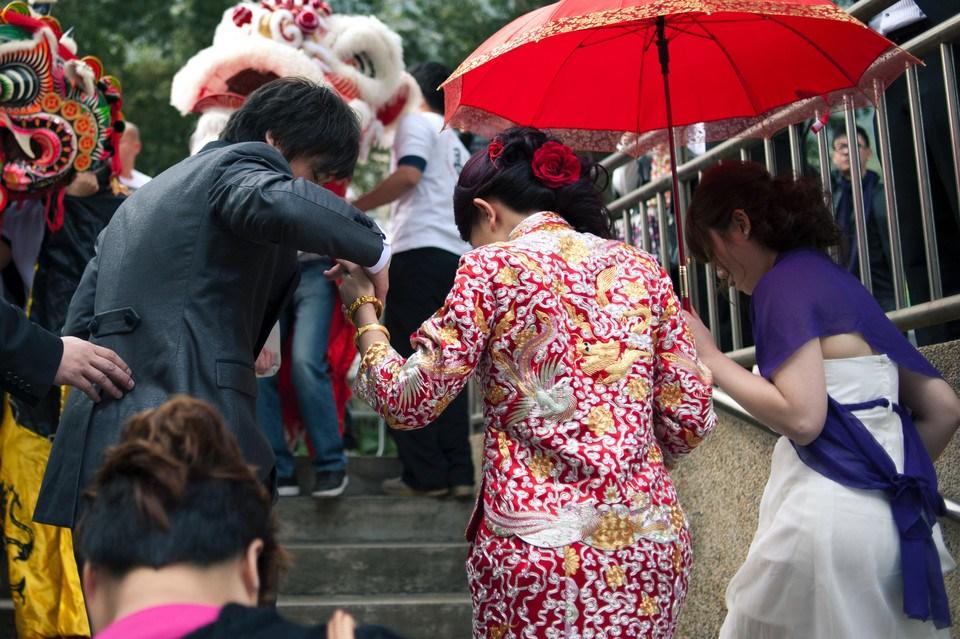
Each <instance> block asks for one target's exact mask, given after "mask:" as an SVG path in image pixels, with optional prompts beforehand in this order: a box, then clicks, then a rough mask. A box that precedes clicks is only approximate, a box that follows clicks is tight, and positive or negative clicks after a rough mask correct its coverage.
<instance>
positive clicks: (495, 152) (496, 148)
mask: <svg viewBox="0 0 960 639" xmlns="http://www.w3.org/2000/svg"><path fill="white" fill-rule="evenodd" d="M501 155H503V142H501V141H500V140H499V139H497V138H493V139H492V140H490V145H489V146H488V147H487V157H488V158H490V163H491V164H493V165H494V166H497V158H499V157H500V156H501Z"/></svg>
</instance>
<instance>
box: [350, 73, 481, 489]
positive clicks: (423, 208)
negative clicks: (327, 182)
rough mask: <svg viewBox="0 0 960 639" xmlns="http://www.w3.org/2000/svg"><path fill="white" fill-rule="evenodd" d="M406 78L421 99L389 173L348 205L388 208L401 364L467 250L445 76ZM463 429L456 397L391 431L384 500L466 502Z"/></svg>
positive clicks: (389, 322) (391, 314)
mask: <svg viewBox="0 0 960 639" xmlns="http://www.w3.org/2000/svg"><path fill="white" fill-rule="evenodd" d="M410 73H411V75H413V77H414V78H415V79H416V80H417V84H418V85H419V86H420V90H421V92H422V93H423V96H424V98H423V102H422V104H421V106H420V110H419V111H416V112H412V113H409V114H407V115H405V116H404V117H403V118H402V119H401V120H400V122H399V124H398V125H397V132H396V137H395V140H394V144H393V154H392V165H393V172H392V173H391V174H390V175H389V176H388V177H387V178H386V179H384V180H383V181H382V182H381V183H380V184H378V185H377V186H376V187H374V188H373V190H371V191H370V192H369V193H367V194H366V195H364V196H362V197H360V198H359V199H357V200H356V201H355V202H354V205H355V206H356V207H357V208H359V209H360V210H361V211H369V210H370V209H373V208H376V207H378V206H382V205H384V204H388V203H392V204H393V209H392V211H391V216H390V240H391V246H392V249H393V261H392V262H391V265H390V289H389V292H388V293H387V304H386V309H387V310H386V318H385V323H386V326H387V328H388V329H389V330H390V335H391V345H392V346H393V348H395V349H396V350H397V352H399V353H400V354H401V355H404V356H409V355H411V354H412V352H413V351H412V349H411V347H410V334H411V333H413V332H414V331H416V330H417V329H418V328H419V327H420V324H422V323H423V322H424V320H426V319H427V318H428V317H430V315H432V314H433V313H434V312H435V311H436V310H437V309H438V308H440V307H441V306H442V305H443V302H444V299H445V298H446V296H447V293H449V292H450V288H451V287H452V286H453V280H454V276H455V274H456V271H457V264H458V262H459V259H460V256H461V255H462V254H463V253H465V252H466V251H468V250H470V246H469V245H468V244H466V243H465V242H464V241H463V240H461V239H460V234H459V232H458V231H457V227H456V225H455V224H454V220H453V189H454V187H455V186H456V183H457V178H458V177H459V175H460V169H461V168H462V167H463V164H464V163H465V162H466V161H467V159H468V157H469V152H468V151H467V149H466V147H464V146H463V144H462V143H461V142H460V139H459V137H458V136H457V134H456V132H455V131H453V130H450V129H446V130H444V129H443V91H442V90H437V87H438V86H440V84H441V83H442V82H443V81H444V80H446V79H447V77H449V75H450V70H449V69H447V68H446V67H444V66H443V65H441V64H439V63H436V62H426V63H423V64H419V65H417V66H415V67H413V68H412V69H411V70H410ZM469 427H470V419H469V406H468V402H467V393H466V392H463V393H461V394H460V396H458V397H457V399H455V400H454V401H453V402H452V403H451V404H450V405H449V406H448V407H447V409H446V410H445V411H444V412H443V413H442V414H441V415H440V416H439V417H438V418H437V419H436V421H434V422H433V423H431V424H430V425H429V426H427V427H426V428H423V429H420V430H411V431H393V437H394V439H395V440H396V442H397V450H398V453H399V456H400V461H401V463H402V464H403V475H402V476H401V477H399V478H396V479H388V480H387V481H385V482H384V483H383V490H384V492H385V493H387V494H388V495H429V496H443V495H447V494H453V496H454V497H459V498H471V497H472V496H473V462H472V459H471V455H470V442H469Z"/></svg>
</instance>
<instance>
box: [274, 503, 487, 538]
mask: <svg viewBox="0 0 960 639" xmlns="http://www.w3.org/2000/svg"><path fill="white" fill-rule="evenodd" d="M276 510H277V516H278V517H279V519H280V525H281V526H280V539H281V541H283V542H284V543H297V542H300V543H330V544H336V543H365V542H381V543H396V542H418V543H431V542H462V541H463V540H464V538H463V532H464V530H465V529H466V527H467V522H468V521H469V519H470V513H471V512H472V511H473V502H472V501H458V500H454V499H449V498H444V499H433V498H429V497H384V496H361V497H349V498H338V499H315V498H312V497H286V498H281V499H280V500H279V502H278V503H277V507H276Z"/></svg>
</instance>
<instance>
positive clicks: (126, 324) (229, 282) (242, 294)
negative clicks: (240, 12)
mask: <svg viewBox="0 0 960 639" xmlns="http://www.w3.org/2000/svg"><path fill="white" fill-rule="evenodd" d="M359 140H360V128H359V123H358V121H357V119H356V116H355V115H354V113H353V111H352V110H351V109H350V108H349V107H348V106H347V105H346V104H344V102H343V101H342V100H341V99H340V98H339V97H338V96H337V95H336V94H334V93H333V92H332V91H330V90H329V89H326V88H324V87H320V86H318V85H315V84H312V83H310V82H307V81H305V80H301V79H291V78H285V79H280V80H274V81H273V82H270V83H268V84H266V85H264V86H263V87H261V88H260V89H258V90H257V91H255V92H254V93H252V94H251V95H250V96H249V97H248V98H247V100H246V102H245V103H244V105H243V106H242V107H241V108H240V109H239V110H238V111H237V112H235V113H234V114H233V116H232V117H231V118H230V121H229V122H228V123H227V126H226V129H224V131H223V134H222V135H221V138H220V140H219V141H216V142H211V143H210V144H208V145H207V146H206V147H204V149H203V150H202V151H201V152H200V153H198V154H197V155H194V156H192V157H190V158H187V159H186V160H183V161H182V162H180V163H178V164H176V165H174V166H173V167H171V168H170V169H168V170H167V171H165V172H163V173H162V174H160V175H159V176H157V177H156V178H154V179H153V180H152V181H151V182H149V183H148V184H146V185H144V186H143V187H142V188H141V189H139V190H138V191H137V192H136V193H135V194H134V195H132V196H131V197H130V198H128V199H127V200H126V201H125V202H124V204H123V205H122V206H121V207H120V208H119V209H118V211H117V213H116V214H115V215H114V217H113V219H112V220H111V222H110V223H109V225H107V227H106V228H105V229H104V231H103V233H102V234H101V236H100V238H99V240H98V247H97V255H96V257H94V259H93V260H91V262H90V264H89V265H88V266H87V269H86V271H85V272H84V274H83V279H82V280H81V282H80V286H79V288H78V289H77V292H76V294H75V295H74V297H73V300H72V301H71V303H70V310H69V314H68V317H67V322H66V326H65V327H64V334H66V335H76V336H78V337H87V336H89V338H90V340H91V341H92V342H94V343H95V344H100V345H103V346H106V347H109V348H111V349H113V350H114V351H116V352H117V354H118V355H119V356H120V357H122V358H123V359H124V360H125V361H126V362H128V363H129V364H130V367H131V368H132V369H133V372H134V375H135V376H136V378H137V386H136V387H135V388H134V389H133V390H132V391H131V392H129V393H127V395H126V396H125V397H123V399H120V400H113V399H109V398H105V399H104V401H102V402H100V403H99V404H94V403H93V402H91V401H89V399H87V398H86V397H85V396H83V395H81V394H79V393H74V394H72V395H71V396H70V398H69V400H68V402H67V405H66V408H65V411H64V415H63V418H62V420H61V423H60V428H59V431H58V433H57V435H56V438H55V439H54V443H53V450H52V452H51V455H50V461H49V462H48V465H47V471H46V474H45V475H44V478H43V485H42V488H41V491H40V497H39V500H38V503H37V508H36V512H35V514H34V519H35V520H36V521H39V522H42V523H47V524H53V525H57V526H73V525H74V524H75V523H76V521H77V518H78V515H79V514H80V511H81V510H82V491H83V489H84V487H85V486H86V485H87V484H88V483H89V481H90V479H91V478H92V476H93V474H94V473H95V472H96V469H97V467H98V466H99V465H100V462H101V458H102V456H103V451H104V449H106V448H107V447H109V446H111V445H113V444H115V443H116V442H117V441H118V440H119V434H120V431H121V429H122V428H123V425H124V422H125V421H126V419H127V418H128V417H129V416H131V415H132V414H134V413H136V412H138V411H141V410H143V409H146V408H151V407H154V406H159V405H160V404H162V403H163V402H164V401H166V399H167V398H168V397H169V396H170V395H171V394H174V393H186V394H189V395H193V396H195V397H199V398H201V399H205V400H207V401H209V402H211V403H212V404H214V405H215V406H216V407H217V408H218V409H219V410H220V411H221V413H222V414H223V416H224V417H225V418H226V421H227V424H229V426H230V428H231V429H232V430H233V432H234V433H235V434H236V436H237V439H238V441H239V443H240V447H241V449H242V450H243V452H244V455H245V456H246V458H247V460H248V461H249V462H250V463H251V464H253V465H255V466H256V467H257V470H258V473H259V475H260V477H261V479H263V481H264V482H267V483H268V484H270V483H272V481H273V467H274V457H273V452H272V450H271V448H270V445H269V444H268V442H267V440H266V438H265V437H264V436H263V434H262V433H261V430H260V428H259V427H258V425H257V421H256V410H255V404H256V394H257V383H256V377H255V374H254V366H253V365H254V360H255V358H256V356H257V353H258V352H259V351H260V348H261V347H262V346H263V343H264V342H265V340H266V337H267V335H268V333H269V332H270V328H271V327H272V326H273V324H274V323H275V322H276V320H277V317H278V315H279V313H280V310H281V308H282V307H283V305H284V304H285V302H286V301H287V299H288V298H289V296H290V295H291V294H292V292H293V290H294V288H295V287H296V284H297V280H298V277H299V273H298V266H297V251H298V249H299V250H303V251H310V252H313V253H318V254H321V255H330V256H332V257H339V258H345V259H348V260H351V261H354V262H358V263H360V264H363V265H364V266H366V267H369V270H370V272H371V273H376V276H375V277H376V278H377V279H378V281H381V282H383V281H385V277H386V272H385V270H384V267H385V265H386V263H387V261H388V260H389V253H390V252H389V247H388V245H387V244H386V242H385V239H384V236H383V234H382V232H381V231H380V229H379V228H378V227H377V226H376V224H374V223H373V221H372V220H370V218H368V217H366V216H365V215H363V214H362V213H361V212H360V211H358V210H356V209H355V208H353V207H352V206H350V205H349V204H347V203H346V202H345V201H343V200H341V199H340V198H338V197H336V196H334V195H333V194H331V193H330V192H328V191H327V190H326V189H324V188H322V187H321V186H318V185H319V184H322V183H325V182H327V181H329V180H335V179H343V178H345V177H349V176H350V175H351V174H352V172H353V168H354V166H355V164H356V161H357V154H358V151H359ZM383 293H385V286H382V289H381V290H378V294H383Z"/></svg>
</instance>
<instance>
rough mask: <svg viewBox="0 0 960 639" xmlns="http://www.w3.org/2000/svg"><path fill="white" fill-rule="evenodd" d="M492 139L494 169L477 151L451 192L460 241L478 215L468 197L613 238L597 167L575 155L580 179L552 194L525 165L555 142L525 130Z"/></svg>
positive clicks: (483, 152) (600, 169)
mask: <svg viewBox="0 0 960 639" xmlns="http://www.w3.org/2000/svg"><path fill="white" fill-rule="evenodd" d="M494 139H495V140H498V141H499V142H500V143H501V144H503V153H502V154H501V155H500V156H499V157H498V158H497V160H496V164H494V163H493V161H491V160H490V157H489V155H488V150H487V149H486V148H484V149H482V150H480V151H477V152H476V153H474V154H473V156H472V157H471V158H470V159H469V160H467V163H466V164H465V165H464V166H463V170H462V171H461V172H460V179H459V181H458V182H457V186H456V188H455V189H454V191H453V212H454V218H455V219H456V222H457V229H458V230H459V231H460V237H462V238H463V239H464V240H465V241H469V239H470V231H471V230H472V229H473V225H474V224H475V223H476V221H477V218H478V216H479V214H480V210H479V209H478V208H477V207H476V206H475V205H474V204H473V200H474V198H483V199H496V200H499V201H500V202H502V203H503V204H505V205H507V206H508V207H510V208H511V209H513V210H514V211H516V212H517V213H524V214H526V213H538V212H540V211H553V212H554V213H558V214H559V215H561V216H562V217H563V218H564V219H565V220H566V221H567V222H569V223H570V225H571V226H572V227H573V228H575V229H576V230H578V231H581V232H584V233H593V234H594V235H598V236H600V237H603V238H609V237H612V236H613V227H612V224H611V222H610V214H609V213H608V212H607V207H606V206H605V205H604V203H603V196H602V191H603V189H604V188H606V180H607V172H606V170H605V169H604V168H603V167H602V166H600V165H599V164H597V163H596V162H593V161H591V160H590V159H588V158H586V157H583V156H577V158H578V159H579V160H580V168H581V170H580V179H579V180H577V181H576V182H574V183H572V184H568V185H566V186H561V187H560V188H556V189H552V188H549V187H547V186H545V185H544V184H543V183H542V182H540V180H538V179H537V178H536V176H534V174H533V167H532V165H531V163H532V161H533V154H534V152H536V150H537V149H539V148H540V147H541V146H543V144H544V143H545V142H551V141H552V142H559V140H557V139H556V138H552V137H549V136H548V135H546V134H545V133H543V132H542V131H539V130H537V129H533V128H529V127H515V128H512V129H508V130H507V131H504V132H503V133H499V134H497V135H496V136H495V137H494Z"/></svg>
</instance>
